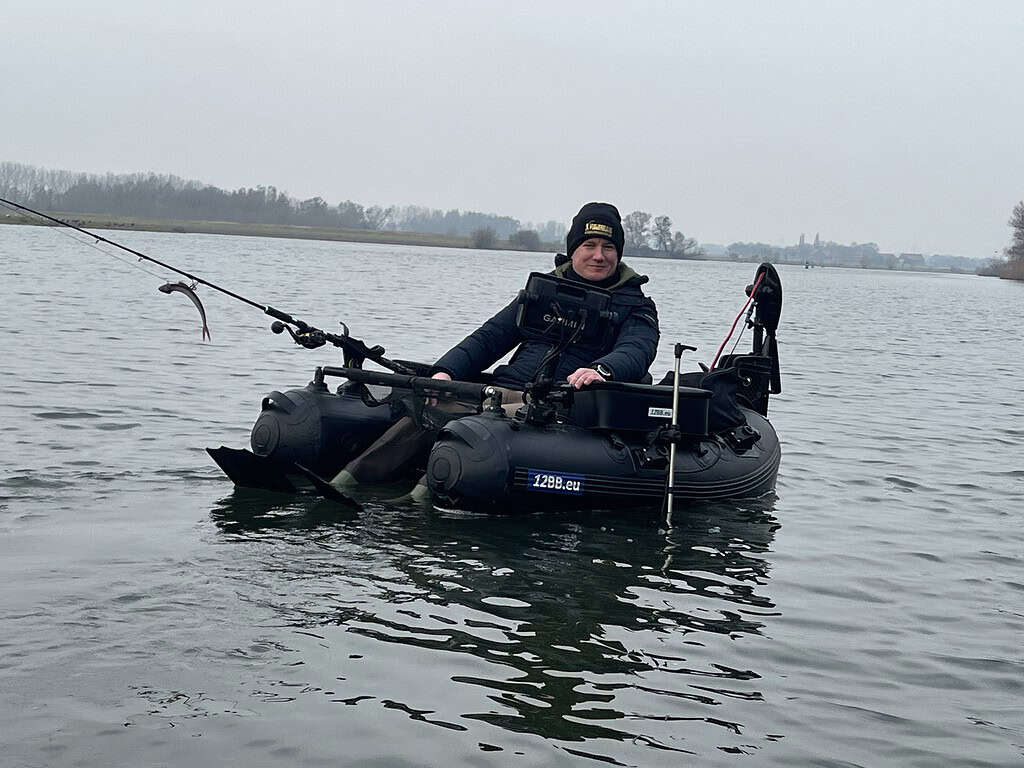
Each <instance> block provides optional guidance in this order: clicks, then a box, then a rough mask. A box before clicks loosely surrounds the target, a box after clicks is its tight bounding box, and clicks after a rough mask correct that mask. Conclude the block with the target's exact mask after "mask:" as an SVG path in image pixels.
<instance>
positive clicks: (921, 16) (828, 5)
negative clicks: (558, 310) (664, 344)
mask: <svg viewBox="0 0 1024 768" xmlns="http://www.w3.org/2000/svg"><path fill="white" fill-rule="evenodd" d="M0 29H2V39H3V43H4V45H3V62H4V71H3V73H2V74H0V160H13V161H18V162H25V163H30V164H34V165H40V166H45V167H50V168H64V169H69V170H78V171H89V172H106V171H113V172H134V171H156V172H160V173H173V174H176V175H179V176H183V177H186V178H194V179H199V180H202V181H205V182H207V183H210V184H214V185H217V186H220V187H226V188H234V187H239V186H255V185H257V184H273V185H276V186H277V187H278V188H280V189H284V190H287V191H288V192H289V193H290V194H292V195H293V196H296V197H312V196H314V195H320V196H322V197H324V198H326V199H327V200H328V201H329V202H332V203H336V202H339V201H340V200H343V199H352V200H355V201H357V202H361V203H364V204H366V205H370V204H385V205H386V204H393V203H394V204H418V205H426V206H430V207H437V208H462V209H473V210H481V211H486V212H494V213H501V214H507V215H510V216H514V217H516V218H519V219H521V220H524V221H526V220H547V219H558V220H562V221H567V220H568V219H569V218H571V217H572V215H573V214H574V213H575V211H576V209H577V208H578V207H579V205H580V204H581V203H583V202H585V201H587V200H592V199H599V200H608V201H610V202H613V203H616V204H617V205H618V206H619V208H620V210H621V211H622V213H623V214H625V213H627V212H629V211H632V210H634V209H637V208H639V209H642V210H646V211H649V212H651V213H655V214H660V213H667V214H668V215H670V216H671V217H672V219H673V221H674V222H675V224H676V227H677V228H679V229H682V230H683V231H684V232H685V233H686V234H687V235H690V236H693V237H696V238H697V239H698V240H700V241H703V242H717V243H729V242H733V241H736V240H760V241H765V242H771V243H777V244H781V243H792V242H795V241H796V240H797V238H798V237H799V236H800V234H801V233H802V232H803V233H806V234H807V237H808V239H811V238H813V237H814V234H815V233H816V232H820V234H821V237H822V238H823V239H829V240H835V241H838V242H842V243H849V242H852V241H857V242H868V241H874V242H877V243H878V244H879V246H880V247H881V249H882V250H883V251H897V252H898V251H922V252H925V253H953V254H958V255H964V256H974V257H986V256H991V255H992V254H993V252H994V251H996V250H997V249H1001V248H1002V247H1003V246H1005V245H1006V244H1007V243H1008V241H1009V229H1008V227H1007V226H1006V221H1007V219H1008V218H1009V216H1010V212H1011V210H1012V208H1013V206H1014V204H1015V203H1016V202H1017V201H1018V200H1021V199H1022V198H1024V77H1022V75H1024V2H1020V0H1005V1H1001V2H985V1H984V0H975V1H974V2H971V3H966V2H964V3H958V2H950V1H949V0H934V1H932V2H901V1H900V0H887V1H886V2H819V1H817V0H815V1H814V2H785V1H782V0H773V2H735V3H734V2H723V1H721V0H720V1H718V2H700V3H697V2H682V1H680V2H651V3H644V2H635V3H624V2H604V1H601V0H593V1H592V2H573V3H569V2H566V3H560V2H554V1H553V0H549V1H548V2H536V3H533V2H524V0H518V1H517V2H506V3H498V2H488V1H487V0H473V1H471V2H470V1H467V2H439V1H437V0H432V1H431V2H415V3H414V2H401V3H392V2H383V1H382V0H374V1H373V2H340V1H335V2H296V1H295V0H291V1H290V2H274V3H266V2H260V1H258V0H249V1H248V2H233V1H232V2H217V1H215V0H205V1H204V2H194V1H193V0H176V2H174V3H152V2H143V1H142V0H131V1H130V2H128V1H124V2H122V1H115V0H107V1H106V2H104V1H103V0H96V1H94V2H90V3H82V2H64V3H56V2H47V1H46V0H34V1H33V2H26V3H14V2H4V3H3V9H2V11H0Z"/></svg>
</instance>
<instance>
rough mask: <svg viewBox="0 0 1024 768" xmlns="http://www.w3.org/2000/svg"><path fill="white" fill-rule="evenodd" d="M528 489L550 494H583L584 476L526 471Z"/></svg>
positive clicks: (538, 470) (544, 471) (537, 470)
mask: <svg viewBox="0 0 1024 768" xmlns="http://www.w3.org/2000/svg"><path fill="white" fill-rule="evenodd" d="M526 487H527V488H528V489H529V490H531V491H547V492H548V493H572V494H581V493H583V475H567V474H565V473H564V472H549V471H548V470H543V469H527V470H526Z"/></svg>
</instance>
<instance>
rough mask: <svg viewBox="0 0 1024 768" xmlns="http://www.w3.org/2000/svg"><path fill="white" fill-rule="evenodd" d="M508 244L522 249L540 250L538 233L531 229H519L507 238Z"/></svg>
mask: <svg viewBox="0 0 1024 768" xmlns="http://www.w3.org/2000/svg"><path fill="white" fill-rule="evenodd" d="M508 244H509V245H511V246H512V247H513V248H521V249H522V250H524V251H539V250H541V242H540V235H538V234H537V233H536V232H534V231H533V230H532V229H521V230H519V231H518V232H516V233H515V234H513V235H511V236H510V237H509V238H508Z"/></svg>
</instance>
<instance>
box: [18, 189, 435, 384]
mask: <svg viewBox="0 0 1024 768" xmlns="http://www.w3.org/2000/svg"><path fill="white" fill-rule="evenodd" d="M0 204H2V205H3V206H5V207H6V208H8V209H9V210H12V211H19V212H24V213H30V214H32V215H34V216H38V217H39V218H41V219H45V220H46V221H49V222H52V223H54V224H57V225H59V226H61V227H66V228H68V229H71V230H74V231H75V232H79V233H81V234H83V235H86V236H87V237H89V238H90V239H91V240H92V241H93V242H83V241H81V240H78V239H77V238H73V239H74V240H75V241H76V242H79V243H82V245H88V246H90V247H93V248H96V249H97V250H99V251H100V252H101V253H102V254H104V255H105V256H112V257H113V258H117V259H118V261H123V262H124V263H131V264H132V266H135V267H138V268H139V269H142V271H143V272H146V273H147V274H149V275H153V276H154V277H157V278H158V279H161V280H163V279H165V278H163V277H161V276H160V275H157V274H155V273H153V272H150V271H149V270H146V269H143V268H142V267H141V266H140V265H139V263H138V262H128V261H127V260H126V259H123V258H118V257H117V256H115V255H114V254H112V253H110V252H109V251H106V250H104V249H102V248H99V246H98V243H105V244H106V245H111V246H113V247H114V248H117V249H118V250H121V251H124V252H125V253H130V254H131V255H132V256H135V257H137V259H138V261H148V262H150V263H152V264H156V265H157V266H158V267H163V268H164V269H166V270H168V271H169V272H174V273H175V274H177V275H181V276H182V277H187V278H188V279H189V280H191V281H192V285H186V284H185V283H182V282H178V283H171V282H167V283H165V284H164V285H162V286H160V289H159V290H160V291H161V292H162V293H183V294H185V295H186V296H187V297H188V298H189V299H190V300H191V301H192V303H193V304H195V305H196V309H198V310H199V314H200V316H202V318H203V337H204V338H207V337H208V336H209V331H208V329H207V328H206V311H205V310H204V309H203V306H202V302H201V301H200V300H199V297H198V296H197V295H196V293H195V288H196V287H197V286H198V285H205V286H206V287H208V288H212V289H213V290H215V291H218V292H220V293H223V294H224V295H225V296H230V297H231V298H232V299H235V300H236V301H240V302H242V303H243V304H248V305H249V306H250V307H255V308H256V309H258V310H259V311H260V312H262V313H263V314H265V315H269V316H270V317H272V318H274V319H275V320H277V321H278V322H275V323H272V324H271V326H270V330H271V331H273V332H274V333H283V332H284V330H285V329H287V330H288V333H289V334H290V335H291V337H292V341H294V342H295V343H296V344H299V345H300V346H303V347H306V348H307V349H316V348H317V347H320V346H323V345H324V344H327V343H330V344H333V345H334V346H336V347H338V348H340V349H341V350H342V351H343V352H344V355H345V365H346V366H348V367H354V368H361V367H362V364H363V361H364V360H372V361H373V362H375V363H377V364H378V365H382V366H384V367H385V368H388V369H390V370H392V371H394V372H396V373H401V374H406V375H415V372H416V371H415V368H413V367H410V366H409V364H407V363H404V362H402V361H401V360H389V359H388V358H386V357H385V356H384V347H382V346H380V345H379V344H377V345H374V346H373V347H368V346H366V344H365V343H363V342H362V341H360V340H359V339H356V338H354V337H352V336H349V333H348V327H347V326H345V324H344V323H342V326H343V327H344V333H342V334H336V333H329V332H327V331H323V330H320V329H319V328H317V327H315V326H312V325H310V324H309V323H307V322H305V321H304V320H300V319H299V318H297V317H292V316H291V315H289V314H288V313H287V312H282V311H281V310H280V309H276V308H274V307H272V306H270V305H269V304H260V303H258V302H256V301H253V300H252V299H247V298H246V297H245V296H242V295H241V294H238V293H235V292H234V291H229V290H228V289H227V288H222V287H221V286H219V285H217V284H216V283H211V282H210V281H209V280H204V279H203V278H201V277H199V276H198V275H193V274H192V273H191V272H186V271H185V270H183V269H178V268H177V267H174V266H171V265H170V264H167V263H166V262H163V261H160V259H155V258H153V257H152V256H147V255H146V254H144V253H142V252H141V251H136V250H135V249H134V248H129V247H128V246H127V245H122V244H121V243H118V242H115V241H114V240H109V239H107V238H106V237H103V236H102V235H97V234H96V233H95V232H90V231H89V230H88V229H83V228H82V227H79V226H78V225H76V224H72V223H71V222H68V221H64V220H63V219H58V218H56V217H55V216H51V215H50V214H48V213H42V212H41V211H37V210H35V209H34V208H29V207H28V206H26V205H21V204H20V203H16V202H14V201H13V200H7V199H5V198H3V197H0ZM64 234H68V233H64ZM291 326H294V327H295V329H296V330H294V331H293V330H292V328H291Z"/></svg>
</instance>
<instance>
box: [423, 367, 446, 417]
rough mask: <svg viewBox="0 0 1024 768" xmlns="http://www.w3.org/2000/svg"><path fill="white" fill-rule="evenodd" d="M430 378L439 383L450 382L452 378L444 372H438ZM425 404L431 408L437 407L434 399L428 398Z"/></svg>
mask: <svg viewBox="0 0 1024 768" xmlns="http://www.w3.org/2000/svg"><path fill="white" fill-rule="evenodd" d="M430 378H432V379H439V380H441V381H451V380H452V377H451V376H449V375H448V374H447V373H445V372H444V371H438V372H437V373H435V374H434V375H433V376H431V377H430ZM426 402H427V405H429V406H430V407H431V408H436V407H437V398H436V397H428V398H427V400H426Z"/></svg>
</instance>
